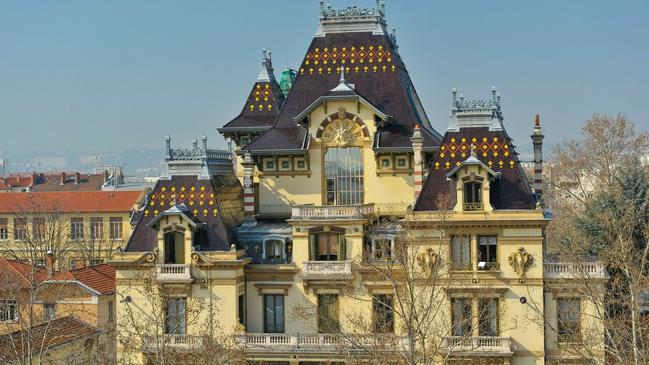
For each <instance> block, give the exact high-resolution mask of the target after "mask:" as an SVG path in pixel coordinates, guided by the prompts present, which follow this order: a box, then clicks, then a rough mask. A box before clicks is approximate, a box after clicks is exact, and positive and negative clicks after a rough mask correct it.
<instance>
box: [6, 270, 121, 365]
mask: <svg viewBox="0 0 649 365" xmlns="http://www.w3.org/2000/svg"><path fill="white" fill-rule="evenodd" d="M52 264H53V261H52V258H50V259H49V260H48V262H47V264H46V265H45V267H38V266H35V265H31V264H28V263H24V262H19V261H14V260H6V259H0V278H1V280H2V283H3V284H2V285H0V334H8V333H11V334H12V335H11V336H14V337H16V336H22V337H25V338H28V337H29V335H31V334H33V333H38V332H39V331H41V330H42V331H43V333H41V334H40V335H44V336H46V337H47V338H50V339H51V340H52V341H58V339H57V337H58V336H61V335H63V336H71V338H70V340H76V339H78V338H79V337H78V336H79V333H78V332H77V331H82V332H83V335H84V336H85V335H87V333H86V332H85V330H86V329H92V331H91V332H92V335H93V336H92V337H93V342H92V348H91V349H94V351H96V352H97V353H96V354H98V353H101V357H102V358H103V359H112V358H114V350H115V343H114V326H115V315H114V314H115V270H114V269H113V268H112V267H111V266H109V265H106V264H101V265H96V266H91V267H84V268H81V269H76V270H70V271H55V270H54V269H53V267H52ZM72 317H74V322H75V323H81V324H80V325H77V326H75V327H74V328H67V330H66V331H67V332H63V330H64V329H66V327H64V326H63V327H60V328H59V325H60V324H61V323H67V321H69V318H72ZM66 318H67V319H66ZM39 328H40V329H39ZM5 338H7V337H5ZM23 341H29V340H25V339H23ZM66 342H67V341H66ZM34 344H36V345H32V347H33V346H41V344H38V343H36V342H34ZM16 346H17V344H11V343H2V339H0V347H5V348H9V349H11V350H17V348H16ZM45 348H47V350H45ZM66 349H67V351H76V350H73V349H70V348H67V347H66ZM87 350H90V349H87ZM43 351H46V352H47V353H48V354H49V353H50V352H51V351H54V350H52V349H51V346H49V345H48V344H45V347H43ZM62 351H63V350H61V349H57V350H55V352H56V353H57V355H53V354H50V355H48V356H49V358H53V357H56V358H58V356H60V355H61V356H62V355H63V354H62ZM39 352H40V350H39ZM0 353H4V352H2V351H0ZM9 353H11V351H9V352H6V354H9ZM68 355H70V356H74V355H73V354H68ZM66 356H67V355H66ZM59 360H60V359H59ZM73 363H74V362H73Z"/></svg>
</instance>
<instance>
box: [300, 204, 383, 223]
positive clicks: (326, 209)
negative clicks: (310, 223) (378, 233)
mask: <svg viewBox="0 0 649 365" xmlns="http://www.w3.org/2000/svg"><path fill="white" fill-rule="evenodd" d="M372 215H374V204H364V205H299V206H294V207H293V208H292V214H291V219H303V220H310V219H317V220H321V219H364V218H366V217H368V216H372Z"/></svg>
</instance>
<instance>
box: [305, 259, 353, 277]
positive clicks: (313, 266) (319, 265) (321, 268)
mask: <svg viewBox="0 0 649 365" xmlns="http://www.w3.org/2000/svg"><path fill="white" fill-rule="evenodd" d="M303 265H304V266H303V269H302V278H303V279H305V280H335V279H338V280H341V279H342V280H346V279H351V278H352V262H351V261H305V262H304V263H303Z"/></svg>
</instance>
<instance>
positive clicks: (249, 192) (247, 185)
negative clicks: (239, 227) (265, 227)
mask: <svg viewBox="0 0 649 365" xmlns="http://www.w3.org/2000/svg"><path fill="white" fill-rule="evenodd" d="M242 165H243V225H244V226H247V227H251V226H256V225H257V220H256V219H255V189H254V185H253V184H254V172H255V162H254V161H253V160H252V156H251V155H250V152H246V154H245V156H244V158H243V163H242Z"/></svg>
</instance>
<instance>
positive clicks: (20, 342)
mask: <svg viewBox="0 0 649 365" xmlns="http://www.w3.org/2000/svg"><path fill="white" fill-rule="evenodd" d="M98 334H99V329H97V328H95V327H93V326H91V325H89V324H87V323H85V322H83V321H81V320H79V319H78V318H76V317H73V316H68V317H63V318H57V319H54V320H52V321H50V322H48V323H44V324H41V325H38V326H35V327H33V328H32V331H31V335H32V339H31V341H32V342H31V344H32V348H33V349H34V350H32V351H33V352H32V353H34V354H37V353H39V352H40V350H41V349H44V348H47V349H49V350H51V349H53V348H55V347H57V346H61V345H65V344H68V343H71V342H73V341H77V340H80V339H83V338H86V337H89V336H94V335H98ZM26 335H27V333H26V332H25V331H16V332H13V333H10V334H6V335H3V336H0V362H2V363H9V362H10V361H15V360H16V359H17V357H16V353H18V354H24V351H27V349H26V347H27V346H28V341H29V340H28V338H27V336H26ZM41 344H42V345H41ZM23 356H24V355H23Z"/></svg>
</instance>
